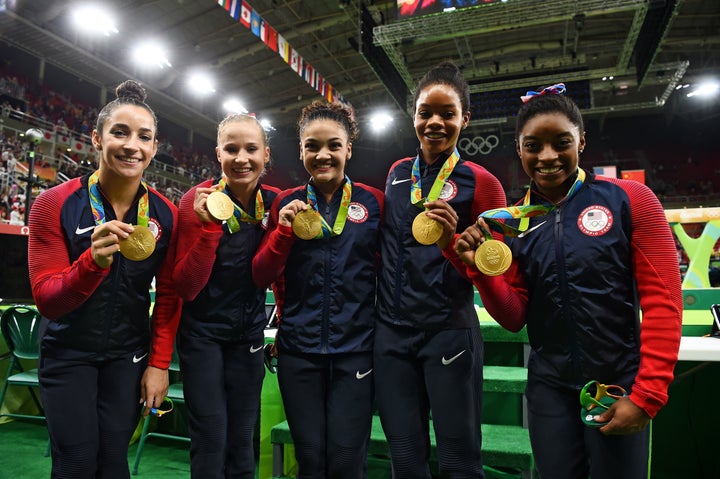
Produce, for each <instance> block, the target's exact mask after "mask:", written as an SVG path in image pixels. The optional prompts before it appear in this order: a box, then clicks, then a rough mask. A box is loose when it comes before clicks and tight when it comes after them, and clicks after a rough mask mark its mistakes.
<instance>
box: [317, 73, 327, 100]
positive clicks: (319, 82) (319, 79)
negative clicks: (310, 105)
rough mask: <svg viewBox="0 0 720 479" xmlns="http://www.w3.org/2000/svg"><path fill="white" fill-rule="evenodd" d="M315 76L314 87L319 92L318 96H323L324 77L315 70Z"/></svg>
mask: <svg viewBox="0 0 720 479" xmlns="http://www.w3.org/2000/svg"><path fill="white" fill-rule="evenodd" d="M316 76H317V80H316V81H317V84H316V85H315V89H316V90H317V92H318V93H320V96H325V79H324V78H323V77H322V76H321V75H320V74H319V73H317V72H316Z"/></svg>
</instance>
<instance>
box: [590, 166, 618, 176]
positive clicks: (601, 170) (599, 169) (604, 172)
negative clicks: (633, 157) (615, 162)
mask: <svg viewBox="0 0 720 479" xmlns="http://www.w3.org/2000/svg"><path fill="white" fill-rule="evenodd" d="M593 173H595V174H596V175H599V176H606V177H608V178H617V177H618V176H617V166H594V167H593Z"/></svg>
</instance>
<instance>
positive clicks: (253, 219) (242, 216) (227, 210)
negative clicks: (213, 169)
mask: <svg viewBox="0 0 720 479" xmlns="http://www.w3.org/2000/svg"><path fill="white" fill-rule="evenodd" d="M218 186H220V189H219V190H217V191H213V192H212V193H210V195H208V198H207V209H208V212H209V213H210V214H211V215H212V216H213V218H215V219H217V220H220V221H225V224H226V225H227V228H228V232H229V233H230V234H234V233H237V232H238V231H240V223H252V224H257V223H259V222H261V221H262V219H263V217H264V216H265V202H264V201H263V197H262V188H260V185H258V186H257V191H256V192H255V214H254V216H253V215H250V214H249V213H247V212H245V210H243V209H242V208H241V207H240V205H238V204H237V203H235V202H234V201H233V200H232V198H231V197H230V193H228V190H227V188H226V186H227V179H226V178H225V177H224V176H223V177H222V178H220V181H218ZM220 195H222V196H220Z"/></svg>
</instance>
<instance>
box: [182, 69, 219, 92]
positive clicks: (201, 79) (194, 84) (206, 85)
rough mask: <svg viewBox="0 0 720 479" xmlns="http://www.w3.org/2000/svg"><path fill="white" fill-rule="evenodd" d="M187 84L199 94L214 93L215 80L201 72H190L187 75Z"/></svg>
mask: <svg viewBox="0 0 720 479" xmlns="http://www.w3.org/2000/svg"><path fill="white" fill-rule="evenodd" d="M188 86H189V87H190V89H191V90H192V91H193V92H194V93H197V94H199V95H209V94H211V93H215V81H214V80H213V79H212V78H211V77H210V76H209V75H207V74H205V73H202V72H195V73H191V74H190V76H189V77H188Z"/></svg>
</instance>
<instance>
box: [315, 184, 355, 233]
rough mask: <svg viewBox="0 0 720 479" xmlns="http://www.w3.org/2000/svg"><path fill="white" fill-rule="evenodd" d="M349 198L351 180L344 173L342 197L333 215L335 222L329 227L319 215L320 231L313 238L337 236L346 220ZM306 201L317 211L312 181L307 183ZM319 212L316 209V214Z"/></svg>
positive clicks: (350, 194) (350, 196) (350, 195)
mask: <svg viewBox="0 0 720 479" xmlns="http://www.w3.org/2000/svg"><path fill="white" fill-rule="evenodd" d="M350 198H352V182H351V181H350V178H348V176H347V175H345V184H344V185H343V190H342V199H341V200H340V209H338V214H337V216H336V217H335V224H333V227H332V228H330V225H329V224H328V222H327V221H325V218H324V217H323V215H320V219H321V221H322V232H321V233H320V234H319V235H317V236H316V237H315V239H321V238H327V237H328V236H338V235H339V234H340V233H342V232H343V229H344V228H345V222H346V221H347V215H348V207H349V206H350ZM307 202H308V204H309V205H310V206H311V207H312V208H313V209H314V210H315V211H318V207H317V194H316V193H315V188H314V187H313V185H312V183H308V184H307ZM319 213H320V212H319V211H318V214H319Z"/></svg>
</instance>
